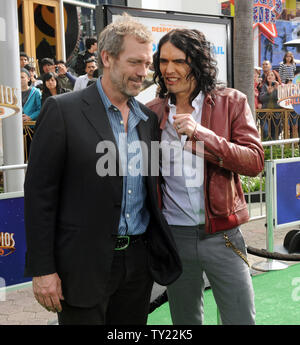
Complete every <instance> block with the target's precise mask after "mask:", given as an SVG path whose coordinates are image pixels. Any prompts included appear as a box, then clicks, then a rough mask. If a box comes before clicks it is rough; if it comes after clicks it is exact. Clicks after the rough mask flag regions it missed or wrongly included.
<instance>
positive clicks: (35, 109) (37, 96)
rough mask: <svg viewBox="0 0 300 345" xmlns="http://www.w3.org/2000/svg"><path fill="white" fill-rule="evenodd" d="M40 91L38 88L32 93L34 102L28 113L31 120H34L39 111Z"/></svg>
mask: <svg viewBox="0 0 300 345" xmlns="http://www.w3.org/2000/svg"><path fill="white" fill-rule="evenodd" d="M41 97H42V95H41V92H40V90H38V89H36V91H35V94H34V103H33V109H32V110H33V111H32V113H31V114H30V117H31V120H32V121H35V120H36V119H37V117H38V116H39V114H40V111H41Z"/></svg>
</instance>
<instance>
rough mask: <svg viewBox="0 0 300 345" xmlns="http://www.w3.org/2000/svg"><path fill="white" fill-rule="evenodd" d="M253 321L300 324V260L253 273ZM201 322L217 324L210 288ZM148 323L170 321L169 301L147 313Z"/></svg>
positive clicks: (274, 323) (158, 323) (207, 292)
mask: <svg viewBox="0 0 300 345" xmlns="http://www.w3.org/2000/svg"><path fill="white" fill-rule="evenodd" d="M252 281H253V287H254V291H255V307H256V324H257V325H300V264H295V265H291V266H289V267H288V268H287V269H284V270H280V271H270V272H266V273H262V274H258V275H255V276H253V278H252ZM204 324H205V325H216V324H217V306H216V303H215V301H214V298H213V295H212V291H211V289H207V290H205V292H204ZM148 325H172V322H171V316H170V311H169V304H168V303H164V304H163V305H162V306H160V307H159V308H157V309H156V310H155V311H154V312H152V313H151V314H149V317H148Z"/></svg>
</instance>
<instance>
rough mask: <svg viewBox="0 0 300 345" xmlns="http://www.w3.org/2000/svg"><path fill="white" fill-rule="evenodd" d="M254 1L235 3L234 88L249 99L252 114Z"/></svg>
mask: <svg viewBox="0 0 300 345" xmlns="http://www.w3.org/2000/svg"><path fill="white" fill-rule="evenodd" d="M252 25H253V1H252V0H237V1H235V16H234V38H233V66H234V67H233V73H234V87H235V88H236V89H238V90H240V91H241V92H243V93H244V94H246V96H247V98H248V102H249V105H250V108H251V110H252V114H253V116H254V118H255V107H254V78H253V72H254V52H253V28H252Z"/></svg>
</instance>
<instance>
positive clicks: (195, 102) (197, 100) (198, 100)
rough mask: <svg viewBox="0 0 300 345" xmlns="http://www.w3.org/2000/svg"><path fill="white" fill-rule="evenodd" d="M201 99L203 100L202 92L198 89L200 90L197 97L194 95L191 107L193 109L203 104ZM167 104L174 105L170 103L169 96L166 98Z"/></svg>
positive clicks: (171, 106)
mask: <svg viewBox="0 0 300 345" xmlns="http://www.w3.org/2000/svg"><path fill="white" fill-rule="evenodd" d="M203 100H204V95H203V92H202V91H200V92H199V93H198V95H197V97H195V98H194V99H193V102H192V107H193V108H194V109H199V107H200V106H201V105H202V104H203ZM168 105H169V107H170V108H173V107H176V105H175V104H172V103H171V98H170V97H169V99H168Z"/></svg>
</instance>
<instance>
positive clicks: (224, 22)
mask: <svg viewBox="0 0 300 345" xmlns="http://www.w3.org/2000/svg"><path fill="white" fill-rule="evenodd" d="M123 11H126V12H127V13H128V14H130V15H131V16H132V17H134V18H136V19H137V20H139V21H140V22H142V23H143V24H144V25H145V26H146V27H148V28H149V29H150V30H151V32H152V34H153V37H154V43H153V53H154V52H155V51H156V49H157V45H158V42H159V40H160V38H161V37H162V36H163V35H165V34H166V33H167V32H169V31H170V30H172V29H176V28H186V29H197V30H199V31H201V32H203V33H204V35H205V36H206V39H207V40H208V41H209V42H210V44H211V49H212V52H213V55H214V57H215V59H216V61H217V68H218V80H219V81H220V82H222V83H225V84H226V85H227V86H232V85H233V82H232V78H233V74H232V18H231V17H225V16H220V17H219V16H211V15H207V16H205V15H197V14H191V15H190V14H186V13H180V12H176V13H175V12H172V13H170V12H165V11H156V10H142V9H130V8H121V7H114V6H104V12H105V18H106V23H105V25H107V24H109V23H111V22H113V21H114V20H115V19H116V18H117V16H118V15H120V14H122V13H123ZM155 91H156V86H155V85H151V86H150V87H149V88H148V89H146V90H144V91H143V92H141V94H140V95H139V96H138V97H137V99H138V100H139V101H141V102H147V101H149V100H151V99H153V98H154V97H155Z"/></svg>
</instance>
